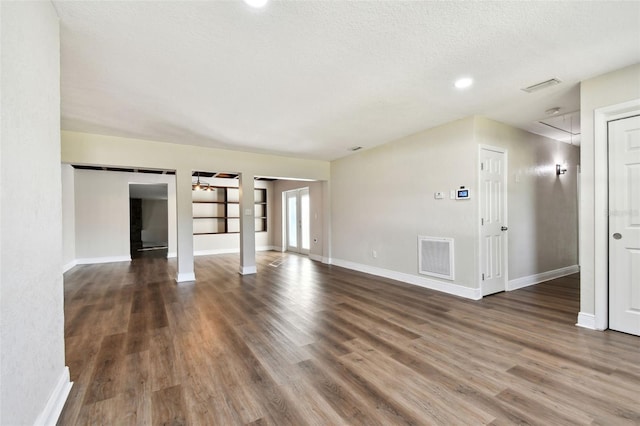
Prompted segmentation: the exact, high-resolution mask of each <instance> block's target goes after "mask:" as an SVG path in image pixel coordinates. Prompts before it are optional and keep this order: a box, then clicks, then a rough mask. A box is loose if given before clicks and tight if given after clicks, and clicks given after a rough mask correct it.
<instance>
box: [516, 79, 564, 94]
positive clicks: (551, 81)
mask: <svg viewBox="0 0 640 426" xmlns="http://www.w3.org/2000/svg"><path fill="white" fill-rule="evenodd" d="M560 83H562V81H560V79H558V78H551V79H549V80H547V81H541V82H540V83H536V84H532V85H531V86H529V87H525V88H523V89H522V90H524V91H525V92H527V93H533V92H537V91H538V90H542V89H546V88H547V87H551V86H555V85H556V84H560Z"/></svg>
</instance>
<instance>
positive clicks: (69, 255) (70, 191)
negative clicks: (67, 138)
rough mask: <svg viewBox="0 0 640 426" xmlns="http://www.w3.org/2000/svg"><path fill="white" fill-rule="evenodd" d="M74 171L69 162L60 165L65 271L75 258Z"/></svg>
mask: <svg viewBox="0 0 640 426" xmlns="http://www.w3.org/2000/svg"><path fill="white" fill-rule="evenodd" d="M75 204H76V196H75V173H74V169H73V167H71V166H70V165H69V164H63V165H62V265H63V266H62V270H63V272H66V271H67V270H69V269H71V268H72V267H73V266H74V265H75V260H76V207H75Z"/></svg>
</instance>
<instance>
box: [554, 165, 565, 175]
mask: <svg viewBox="0 0 640 426" xmlns="http://www.w3.org/2000/svg"><path fill="white" fill-rule="evenodd" d="M565 173H567V167H566V166H563V165H562V164H556V175H558V176H560V175H563V174H565Z"/></svg>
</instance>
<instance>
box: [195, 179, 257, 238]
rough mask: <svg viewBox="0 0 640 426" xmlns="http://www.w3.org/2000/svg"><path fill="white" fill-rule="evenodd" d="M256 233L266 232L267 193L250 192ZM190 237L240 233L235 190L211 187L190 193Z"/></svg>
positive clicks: (238, 192) (238, 193)
mask: <svg viewBox="0 0 640 426" xmlns="http://www.w3.org/2000/svg"><path fill="white" fill-rule="evenodd" d="M254 198H255V205H254V220H255V230H256V232H267V189H266V188H255V190H254ZM193 219H194V222H193V235H214V234H236V233H239V232H240V191H239V189H238V188H235V187H227V186H211V187H210V190H206V191H193Z"/></svg>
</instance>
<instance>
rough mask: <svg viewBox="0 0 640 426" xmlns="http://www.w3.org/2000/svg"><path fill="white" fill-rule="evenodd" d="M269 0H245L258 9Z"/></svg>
mask: <svg viewBox="0 0 640 426" xmlns="http://www.w3.org/2000/svg"><path fill="white" fill-rule="evenodd" d="M268 1H269V0H244V2H245V3H246V4H248V5H249V6H251V7H255V8H256V9H259V8H261V7H263V6H264V5H265V4H267V2H268Z"/></svg>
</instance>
